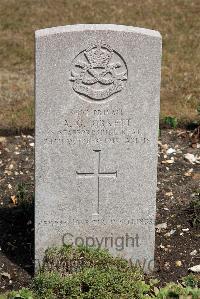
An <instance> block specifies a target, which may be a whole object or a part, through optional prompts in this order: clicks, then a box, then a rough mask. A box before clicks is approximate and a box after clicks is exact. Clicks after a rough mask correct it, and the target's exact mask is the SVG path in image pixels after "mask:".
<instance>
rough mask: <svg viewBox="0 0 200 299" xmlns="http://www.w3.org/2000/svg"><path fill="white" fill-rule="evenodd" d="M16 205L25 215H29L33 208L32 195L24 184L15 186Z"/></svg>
mask: <svg viewBox="0 0 200 299" xmlns="http://www.w3.org/2000/svg"><path fill="white" fill-rule="evenodd" d="M16 197H17V204H18V206H20V207H21V208H22V209H23V210H24V212H25V213H31V210H32V208H33V199H34V198H33V194H32V192H30V191H29V190H28V188H27V185H26V184H25V183H20V184H18V185H17V193H16Z"/></svg>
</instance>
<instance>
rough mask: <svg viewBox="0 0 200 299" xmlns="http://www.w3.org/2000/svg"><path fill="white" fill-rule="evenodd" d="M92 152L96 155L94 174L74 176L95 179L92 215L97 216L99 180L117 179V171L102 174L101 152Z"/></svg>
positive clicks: (78, 173)
mask: <svg viewBox="0 0 200 299" xmlns="http://www.w3.org/2000/svg"><path fill="white" fill-rule="evenodd" d="M94 152H96V153H97V157H96V161H95V168H94V172H78V171H77V172H76V174H77V175H78V176H79V177H82V178H93V177H95V179H96V181H97V204H96V208H95V213H93V215H99V203H100V194H99V193H100V191H99V186H100V178H102V177H114V178H116V177H117V171H114V172H102V171H101V150H94Z"/></svg>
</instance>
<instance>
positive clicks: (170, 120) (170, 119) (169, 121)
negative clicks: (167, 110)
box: [164, 116, 178, 129]
mask: <svg viewBox="0 0 200 299" xmlns="http://www.w3.org/2000/svg"><path fill="white" fill-rule="evenodd" d="M164 123H165V124H166V125H168V126H169V127H170V128H173V129H176V127H177V125H178V120H177V118H176V117H174V116H166V117H165V118H164Z"/></svg>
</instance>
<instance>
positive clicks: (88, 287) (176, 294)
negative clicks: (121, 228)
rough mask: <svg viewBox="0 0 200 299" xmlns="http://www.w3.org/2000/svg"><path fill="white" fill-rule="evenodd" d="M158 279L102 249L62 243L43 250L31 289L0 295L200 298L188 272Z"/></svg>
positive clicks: (12, 298) (9, 297)
mask: <svg viewBox="0 0 200 299" xmlns="http://www.w3.org/2000/svg"><path fill="white" fill-rule="evenodd" d="M158 283H159V281H158V280H157V279H150V280H149V282H148V283H147V282H145V280H144V275H143V274H142V273H141V271H140V270H139V269H138V268H136V267H133V266H131V265H129V264H128V262H127V261H126V260H124V259H121V258H116V257H113V256H111V254H109V253H108V251H106V250H101V249H95V248H88V247H83V246H78V247H73V246H63V247H60V248H51V249H48V250H47V252H46V257H45V259H44V264H43V266H42V267H41V269H40V272H39V273H38V275H37V276H36V277H35V278H34V279H33V283H32V290H28V289H22V290H20V291H18V292H10V293H9V294H7V295H3V297H2V299H17V298H21V299H68V298H69V299H73V298H74V299H75V298H80V299H81V298H82V299H94V298H95V299H103V298H105V299H133V298H134V299H145V298H154V299H156V298H157V299H170V298H179V299H199V298H200V289H199V285H200V279H199V278H198V277H196V276H194V275H192V274H191V275H189V276H187V277H185V278H184V279H183V282H182V284H181V283H178V284H175V283H169V284H167V285H166V286H165V287H163V288H161V289H159V287H158V286H157V285H158ZM0 299H1V297H0Z"/></svg>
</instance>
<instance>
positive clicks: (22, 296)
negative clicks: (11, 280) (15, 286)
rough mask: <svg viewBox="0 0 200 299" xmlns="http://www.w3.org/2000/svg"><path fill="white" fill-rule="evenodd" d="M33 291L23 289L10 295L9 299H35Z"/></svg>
mask: <svg viewBox="0 0 200 299" xmlns="http://www.w3.org/2000/svg"><path fill="white" fill-rule="evenodd" d="M34 298H35V297H34V295H33V293H32V291H30V290H28V289H25V288H23V289H21V290H20V291H17V292H15V291H13V292H11V293H9V294H8V296H7V299H34Z"/></svg>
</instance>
